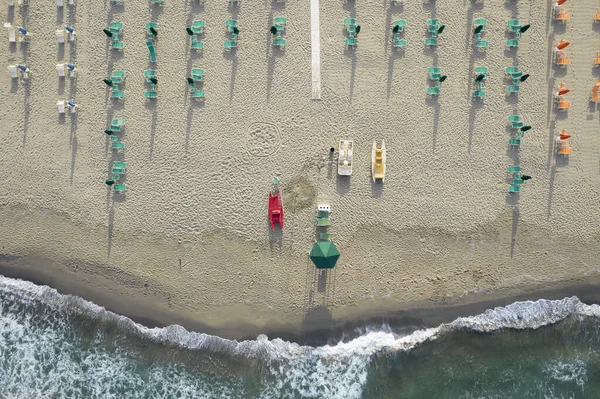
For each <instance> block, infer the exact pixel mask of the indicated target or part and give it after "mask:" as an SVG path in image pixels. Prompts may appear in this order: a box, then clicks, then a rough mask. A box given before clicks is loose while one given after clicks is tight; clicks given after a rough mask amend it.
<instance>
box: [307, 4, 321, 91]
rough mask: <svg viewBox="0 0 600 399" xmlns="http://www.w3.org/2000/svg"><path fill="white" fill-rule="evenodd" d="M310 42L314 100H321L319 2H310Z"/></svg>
mask: <svg viewBox="0 0 600 399" xmlns="http://www.w3.org/2000/svg"><path fill="white" fill-rule="evenodd" d="M310 40H311V52H312V99H313V100H320V99H321V41H320V38H319V0H310Z"/></svg>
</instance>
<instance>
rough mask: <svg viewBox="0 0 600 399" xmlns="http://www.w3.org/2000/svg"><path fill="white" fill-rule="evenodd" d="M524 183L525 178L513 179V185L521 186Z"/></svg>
mask: <svg viewBox="0 0 600 399" xmlns="http://www.w3.org/2000/svg"><path fill="white" fill-rule="evenodd" d="M523 183H525V180H523V179H513V181H512V185H513V186H520V185H521V184H523Z"/></svg>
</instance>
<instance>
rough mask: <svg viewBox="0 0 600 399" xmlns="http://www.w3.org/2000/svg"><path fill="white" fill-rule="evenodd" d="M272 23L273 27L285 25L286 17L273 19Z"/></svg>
mask: <svg viewBox="0 0 600 399" xmlns="http://www.w3.org/2000/svg"><path fill="white" fill-rule="evenodd" d="M273 22H274V23H275V25H281V26H283V25H285V24H286V23H287V18H286V17H275V18H274V19H273Z"/></svg>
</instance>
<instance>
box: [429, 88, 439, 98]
mask: <svg viewBox="0 0 600 399" xmlns="http://www.w3.org/2000/svg"><path fill="white" fill-rule="evenodd" d="M439 94H440V89H439V87H428V88H427V95H429V96H437V95H439Z"/></svg>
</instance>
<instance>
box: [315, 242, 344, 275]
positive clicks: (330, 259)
mask: <svg viewBox="0 0 600 399" xmlns="http://www.w3.org/2000/svg"><path fill="white" fill-rule="evenodd" d="M339 257H340V251H338V249H337V248H336V247H335V245H334V244H333V242H331V241H319V242H316V243H315V245H314V246H313V247H312V250H311V251H310V260H312V261H313V263H314V264H315V266H316V267H317V269H333V267H334V266H335V263H336V262H337V260H338V258H339Z"/></svg>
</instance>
